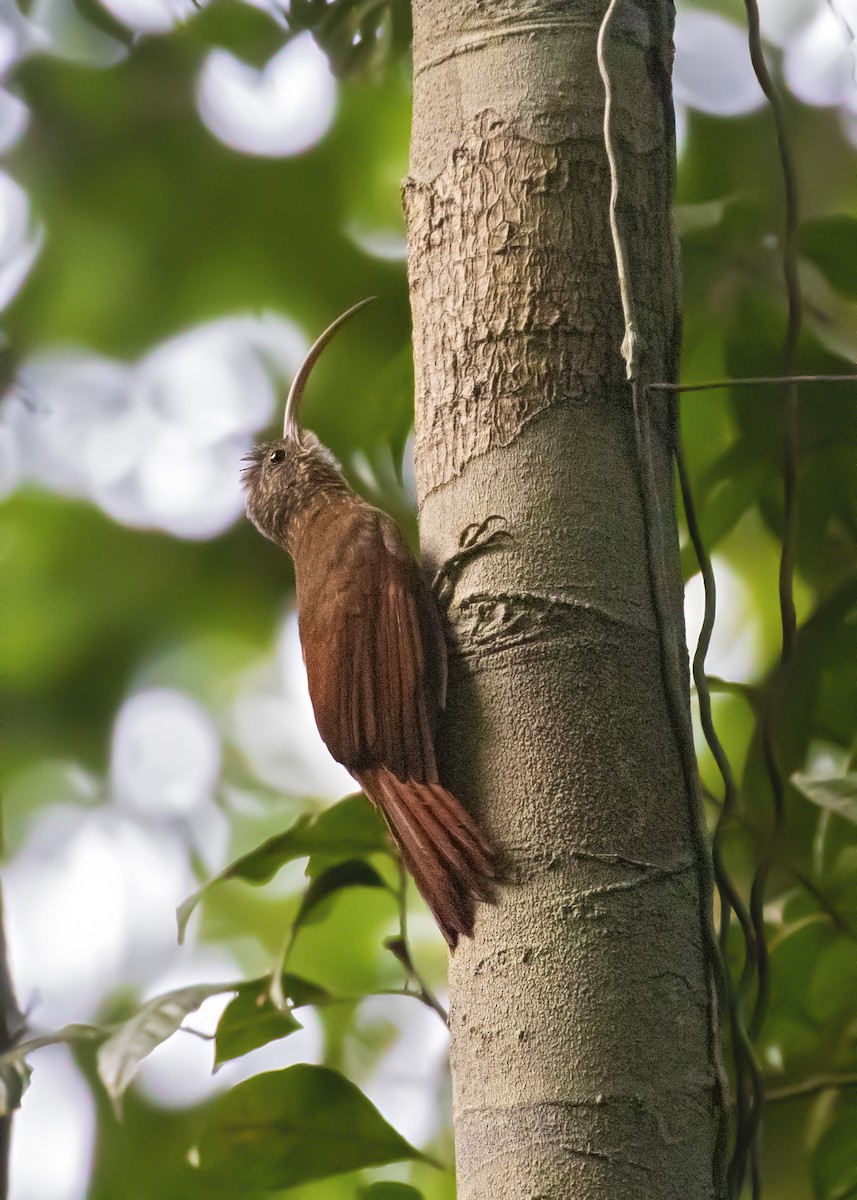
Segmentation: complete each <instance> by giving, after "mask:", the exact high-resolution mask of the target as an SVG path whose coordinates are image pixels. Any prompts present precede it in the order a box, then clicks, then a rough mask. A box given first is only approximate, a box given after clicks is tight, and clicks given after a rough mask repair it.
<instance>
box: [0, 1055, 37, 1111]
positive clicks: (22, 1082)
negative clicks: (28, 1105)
mask: <svg viewBox="0 0 857 1200" xmlns="http://www.w3.org/2000/svg"><path fill="white" fill-rule="evenodd" d="M31 1074H32V1071H31V1070H30V1068H29V1066H28V1065H27V1063H25V1062H24V1060H23V1059H18V1060H17V1061H15V1062H4V1063H3V1064H2V1066H0V1117H8V1116H9V1114H10V1113H13V1112H14V1111H15V1109H16V1108H20V1107H21V1100H22V1099H23V1096H24V1092H26V1090H27V1088H28V1087H29V1086H30V1075H31Z"/></svg>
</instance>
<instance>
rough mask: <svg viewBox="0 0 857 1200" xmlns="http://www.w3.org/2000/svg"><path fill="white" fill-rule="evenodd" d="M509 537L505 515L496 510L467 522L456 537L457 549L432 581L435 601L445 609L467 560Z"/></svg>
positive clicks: (504, 543) (495, 547) (510, 537)
mask: <svg viewBox="0 0 857 1200" xmlns="http://www.w3.org/2000/svg"><path fill="white" fill-rule="evenodd" d="M513 540H514V539H513V537H512V534H511V533H510V532H509V530H508V529H507V528H506V518H505V517H500V516H498V515H497V514H496V513H493V514H492V515H491V516H490V517H486V518H485V520H484V521H473V522H472V523H471V524H470V525H467V526H466V527H465V528H464V529H463V530H462V532H461V536H460V537H459V539H458V550H457V551H456V552H455V554H453V555H451V556H450V557H449V558H448V559H447V560H446V562H445V563H444V564H443V566H442V567H441V568H440V570H439V571H438V572H437V574H436V575H435V577H434V580H433V582H432V591H433V592H434V597H435V600H436V601H437V602H438V604H439V605H441V606H442V607H443V608H449V605H450V604H451V602H452V597H453V593H454V592H455V587H456V584H457V583H458V581H459V579H460V578H461V574H462V571H463V570H464V568H465V566H466V565H467V563H468V562H470V560H471V559H473V558H477V557H478V556H479V555H480V554H485V553H486V552H487V551H489V550H496V549H497V547H498V546H502V545H506V544H508V543H509V542H511V541H513Z"/></svg>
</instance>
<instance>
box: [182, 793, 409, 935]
mask: <svg viewBox="0 0 857 1200" xmlns="http://www.w3.org/2000/svg"><path fill="white" fill-rule="evenodd" d="M388 848H389V843H388V842H387V838H386V834H385V832H384V826H383V823H382V822H381V819H380V818H379V817H378V816H377V814H376V813H375V811H374V809H373V808H372V806H371V805H370V803H369V801H368V800H367V799H366V797H365V796H363V795H362V793H358V794H357V795H355V796H347V797H346V798H345V799H344V800H340V802H339V803H338V804H334V805H333V807H332V808H328V809H325V810H324V811H323V812H320V813H317V814H315V815H307V816H303V817H299V818H298V820H297V821H296V822H295V823H294V825H292V827H291V828H290V829H287V830H286V831H285V833H279V834H277V835H276V836H275V837H271V838H268V839H267V841H264V842H263V843H262V844H261V846H257V847H256V849H255V850H251V851H249V852H248V853H247V854H242V855H241V857H240V858H237V859H236V860H235V861H234V862H232V863H230V864H229V866H228V867H226V868H225V869H224V870H223V871H221V872H220V874H219V875H215V877H214V878H213V879H210V880H209V881H208V883H206V884H204V885H203V886H202V887H201V888H199V889H198V891H196V892H194V893H193V895H192V896H189V897H188V898H187V900H185V901H184V903H183V904H181V905H179V907H178V909H177V911H176V919H177V921H178V931H179V942H182V941H183V940H184V934H185V930H186V928H187V923H188V921H189V919H190V916H191V913H192V912H193V910H194V909H195V908H196V906H197V904H198V903H199V901H200V900H201V899H202V897H203V896H204V895H205V893H206V892H207V891H208V890H209V888H211V887H214V885H215V884H217V883H224V882H225V881H226V880H228V879H242V880H244V882H245V883H252V884H255V885H257V886H258V885H259V884H263V883H268V882H269V881H270V880H271V879H273V877H274V876H275V875H276V873H277V872H278V871H279V870H280V868H281V867H283V866H285V864H286V863H288V862H293V861H294V860H295V859H296V858H304V857H306V856H308V855H309V856H312V860H311V863H310V867H309V868H308V871H309V873H310V874H315V873H316V871H317V870H319V869H322V868H323V867H324V866H326V865H328V863H330V862H331V861H334V862H335V861H336V860H337V859H342V858H351V857H354V856H355V855H357V854H360V855H363V854H371V853H374V852H377V851H381V850H387V849H388Z"/></svg>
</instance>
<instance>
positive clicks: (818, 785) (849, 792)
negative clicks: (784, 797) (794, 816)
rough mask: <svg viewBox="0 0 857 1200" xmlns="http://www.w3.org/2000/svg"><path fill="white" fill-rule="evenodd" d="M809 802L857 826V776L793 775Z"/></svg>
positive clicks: (796, 785) (799, 789)
mask: <svg viewBox="0 0 857 1200" xmlns="http://www.w3.org/2000/svg"><path fill="white" fill-rule="evenodd" d="M792 783H793V784H794V785H795V787H796V788H797V789H798V791H799V792H800V793H801V794H802V795H803V796H806V798H807V800H809V801H811V803H813V804H817V805H818V807H819V808H824V809H826V810H827V811H828V812H833V813H836V815H837V816H839V817H844V818H845V820H846V821H850V822H851V824H852V825H857V775H801V774H796V775H792Z"/></svg>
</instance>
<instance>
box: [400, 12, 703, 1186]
mask: <svg viewBox="0 0 857 1200" xmlns="http://www.w3.org/2000/svg"><path fill="white" fill-rule="evenodd" d="M606 2H607V0H577V2H571V0H414V6H413V8H414V123H413V137H412V147H411V167H410V176H409V178H408V180H407V181H406V185H405V203H406V211H407V218H408V237H409V271H410V283H411V300H412V307H413V317H414V353H415V366H416V460H417V478H418V485H419V496H420V529H421V538H422V543H423V552H424V555H425V558H426V560H427V561H428V562H430V563H432V564H434V565H440V564H441V563H443V562H444V561H446V560H447V559H448V558H449V557H450V555H451V554H453V553H454V552H455V551H456V549H457V548H458V539H459V536H460V534H461V532H462V531H463V530H464V528H465V527H466V526H467V525H469V524H470V523H471V522H476V521H481V520H482V519H483V518H485V517H486V516H488V515H489V514H495V513H496V514H500V515H502V516H503V517H505V518H506V520H507V522H508V526H509V529H510V531H511V532H512V534H513V537H514V543H513V544H512V545H511V546H508V547H503V548H501V549H498V550H496V551H495V552H492V553H489V554H486V555H485V556H483V557H481V558H479V559H475V560H474V561H473V562H472V563H471V564H470V565H468V566H467V568H466V570H465V573H464V575H463V576H462V578H461V580H460V582H459V585H458V588H457V590H456V595H455V600H454V603H453V606H452V608H451V611H450V623H451V637H452V640H453V654H452V662H451V674H450V694H449V704H448V711H447V728H446V733H445V736H444V739H443V747H442V749H443V759H444V761H443V768H444V777H445V781H446V782H447V783H448V784H449V786H450V787H451V788H452V789H453V791H455V793H456V794H457V795H459V796H460V797H461V798H462V799H463V800H464V801H465V802H466V803H468V804H469V805H470V806H471V807H472V809H473V810H474V811H476V812H478V813H479V815H480V817H481V819H482V820H483V821H484V822H485V823H486V825H487V826H488V828H489V829H490V830H491V831H492V833H493V835H494V836H495V838H496V840H497V842H498V843H499V844H500V845H501V847H502V848H503V851H504V854H505V860H506V872H507V878H508V883H507V885H506V886H505V887H504V888H503V891H502V895H501V899H500V903H499V905H498V906H496V907H491V908H487V907H483V908H482V909H481V910H480V914H479V917H478V921H477V929H476V936H475V938H474V940H473V941H472V942H465V943H464V944H462V945H461V946H460V947H459V949H458V951H457V952H456V954H455V956H454V958H453V959H452V960H451V965H450V998H451V1031H452V1068H453V1087H454V1112H455V1137H456V1160H457V1170H458V1194H459V1198H460V1200H571V1198H572V1197H573V1198H574V1200H596V1198H597V1200H604V1198H607V1197H609V1198H610V1200H619V1198H621V1200H704V1198H708V1197H710V1196H711V1195H712V1194H713V1187H712V1132H713V1114H714V1107H715V1087H716V1082H715V1069H714V1067H715V1064H714V1063H713V1062H712V1061H711V1055H712V1050H711V1039H710V1019H711V1013H710V997H709V989H708V987H707V983H706V967H705V955H704V936H703V931H702V928H701V921H700V911H701V907H700V890H699V889H700V883H699V878H698V873H697V869H696V865H695V859H694V853H693V845H692V836H691V826H690V819H689V812H690V811H691V810H690V804H691V803H692V800H690V799H689V797H688V795H687V791H686V788H685V785H684V783H683V775H682V767H681V761H680V758H679V752H678V749H677V745H676V739H675V735H674V732H673V728H672V725H671V722H670V718H669V715H668V708H667V702H666V697H665V693H664V684H663V678H662V671H661V659H660V647H659V641H658V636H657V629H656V623H655V616H654V610H653V604H652V594H651V583H650V577H649V572H648V567H647V556H646V543H645V535H644V525H643V516H642V509H641V500H640V484H639V473H638V468H637V460H636V452H635V443H634V434H633V422H632V416H631V405H630V396H629V391H628V387H627V385H626V383H625V381H624V364H623V362H622V360H621V358H620V355H619V345H620V343H621V341H622V336H623V323H622V314H621V310H620V304H619V293H618V285H617V276H616V264H615V259H614V252H613V247H612V243H611V238H610V231H609V227H608V210H609V191H610V177H609V170H608V163H607V158H606V154H605V150H604V142H603V134H602V121H603V112H604V92H603V87H602V84H601V80H600V78H599V75H598V70H597V63H596V37H597V32H598V27H599V25H600V23H601V20H602V18H603V16H604V12H605V9H606ZM672 16H673V14H672V5H671V4H670V3H667V2H666V0H638V2H636V3H635V2H634V0H625V3H624V4H623V6H622V8H621V10H620V12H619V14H618V16H617V19H616V21H615V22H614V33H613V37H612V39H611V43H610V46H609V48H608V57H609V63H610V72H611V77H612V79H613V81H614V82H613V94H614V119H615V128H616V136H617V139H618V146H619V153H620V159H621V162H620V169H621V177H622V189H621V201H620V219H621V221H622V223H623V229H624V232H625V237H626V239H627V243H628V251H629V256H630V262H631V268H632V273H633V283H634V292H635V298H636V304H637V309H638V313H637V318H638V325H639V327H640V331H641V333H642V335H643V337H644V338H645V341H646V344H647V347H648V351H647V354H648V358H647V362H648V369H649V372H650V374H649V378H660V379H667V378H669V377H670V374H671V372H672V371H673V370H674V363H675V358H676V350H677V344H676V343H677V337H678V328H679V323H678V318H677V311H678V307H679V297H678V288H677V282H676V274H675V272H676V268H675V254H674V245H673V234H672V228H671V217H670V207H671V200H672V196H671V192H672V180H673V156H674V149H673V139H672V124H671V123H672V107H671V99H670V92H669V78H670V71H671V61H672V49H671V28H672ZM653 420H654V429H655V439H654V440H655V449H654V455H655V477H656V480H657V485H656V486H657V489H658V493H659V502H660V506H661V510H662V514H663V521H664V527H665V529H666V531H667V535H668V538H669V541H670V545H669V552H670V555H671V558H672V561H671V570H672V575H671V579H670V587H671V588H672V590H673V597H672V599H673V603H674V605H675V609H676V613H677V620H678V621H679V623H680V621H681V617H680V609H681V589H680V579H679V574H678V566H677V557H676V536H675V518H674V515H673V491H672V476H671V466H670V457H669V453H668V448H667V416H666V413H665V412H660V413H655V414H653Z"/></svg>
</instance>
